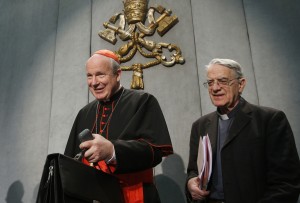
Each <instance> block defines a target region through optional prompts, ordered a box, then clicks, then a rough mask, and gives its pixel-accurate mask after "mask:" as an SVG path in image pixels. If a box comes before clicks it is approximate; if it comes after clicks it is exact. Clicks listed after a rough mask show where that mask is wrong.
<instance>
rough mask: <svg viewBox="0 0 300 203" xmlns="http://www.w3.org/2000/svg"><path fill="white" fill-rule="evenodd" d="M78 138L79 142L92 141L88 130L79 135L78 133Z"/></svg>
mask: <svg viewBox="0 0 300 203" xmlns="http://www.w3.org/2000/svg"><path fill="white" fill-rule="evenodd" d="M78 138H79V140H80V142H85V141H88V140H93V139H94V137H93V135H92V133H91V131H90V130H89V129H84V130H83V131H82V132H81V133H79V135H78Z"/></svg>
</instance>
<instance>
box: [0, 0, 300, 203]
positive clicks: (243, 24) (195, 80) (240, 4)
mask: <svg viewBox="0 0 300 203" xmlns="http://www.w3.org/2000/svg"><path fill="white" fill-rule="evenodd" d="M155 3H157V4H160V5H162V6H164V7H166V8H169V9H171V10H172V11H173V14H174V15H177V16H178V18H179V23H178V24H177V25H176V26H175V27H173V28H172V29H171V30H170V31H169V32H168V33H167V34H165V35H164V36H163V37H160V36H158V35H155V36H153V38H152V39H154V40H155V41H157V42H159V41H163V42H171V43H176V44H177V45H179V46H180V48H181V49H182V52H183V55H184V57H185V59H186V63H185V64H184V65H176V66H174V67H172V68H166V67H163V66H156V67H153V68H150V69H147V70H145V71H144V82H145V90H146V91H148V92H150V93H152V94H154V95H155V96H156V97H157V99H158V101H159V102H160V105H161V107H162V110H163V112H164V115H165V118H166V121H167V124H168V127H169V131H170V134H171V137H172V141H173V145H174V149H175V153H176V154H175V155H172V156H170V157H169V158H167V159H165V160H164V161H163V163H162V164H161V165H159V166H158V167H157V168H156V175H157V184H158V189H159V192H160V193H161V196H162V200H163V202H167V203H169V202H178V203H179V202H180V203H181V202H184V196H183V189H184V180H185V173H186V166H187V161H188V142H189V134H190V128H191V124H192V122H193V121H194V120H196V119H197V118H198V117H199V116H201V115H204V114H206V113H208V112H211V111H213V110H214V107H213V106H212V105H211V104H210V101H209V98H208V95H207V90H206V89H205V88H204V87H203V86H202V85H201V84H202V83H203V81H204V79H205V73H204V65H205V64H207V63H208V62H209V61H210V60H211V59H212V58H215V57H224V58H225V57H226V58H227V57H228V58H232V59H235V60H237V61H239V62H240V63H241V64H242V65H243V66H244V72H245V74H246V77H247V78H248V84H247V86H246V89H245V92H244V97H245V98H246V99H247V100H248V101H250V102H252V103H256V104H260V105H265V106H271V107H274V108H278V109H282V110H283V111H284V112H285V113H286V114H287V117H288V119H289V120H290V123H291V126H292V128H293V131H294V134H295V139H296V143H297V147H298V152H299V150H300V137H299V134H300V127H299V125H297V123H298V121H299V120H300V116H299V107H298V106H299V103H300V96H299V94H298V93H299V92H300V85H299V80H298V78H299V76H300V74H299V73H300V69H299V67H298V64H297V62H294V61H296V60H297V59H299V56H300V48H299V44H300V38H299V36H300V27H299V26H298V25H299V22H298V20H299V17H300V14H299V11H300V3H299V1H297V0H287V1H281V0H275V1H274V0H263V1H251V0H244V1H243V0H227V1H222V0H168V1H163V0H155V1H154V0H150V1H149V5H154V4H155ZM122 9H123V4H122V1H121V0H109V1H108V0H106V1H103V0H94V1H88V0H85V1H82V0H60V1H59V0H51V1H49V0H48V1H47V0H28V1H17V0H0V44H1V46H0V53H1V54H0V71H1V74H0V93H1V96H0V128H1V131H0V138H1V139H0V144H1V148H0V152H1V154H2V159H1V162H0V168H1V173H0V182H1V190H0V202H5V199H6V198H7V202H19V201H20V200H22V201H23V202H35V197H36V192H37V187H38V183H39V180H40V177H41V173H42V167H43V164H44V161H45V158H46V156H47V154H49V153H53V152H59V153H62V152H63V150H64V147H65V144H66V141H67V138H68V133H69V131H70V128H71V125H72V123H73V120H74V118H75V116H76V114H77V112H78V110H79V109H80V108H81V107H82V106H83V105H85V104H86V103H87V102H88V101H91V100H92V97H91V96H90V95H89V93H88V89H87V87H86V84H85V76H84V64H85V60H86V59H87V58H88V57H89V55H90V53H91V52H93V51H95V50H97V49H100V48H107V49H112V50H116V49H117V48H118V47H119V46H120V45H121V44H122V42H121V41H120V40H119V41H118V43H117V45H116V46H113V45H111V44H109V43H107V42H106V41H104V40H102V39H100V38H99V37H98V35H97V33H98V31H99V30H102V29H103V27H102V23H103V22H105V21H108V19H109V18H110V17H111V16H112V15H113V14H115V13H117V12H122ZM137 59H141V58H138V57H137ZM131 76H132V72H123V75H122V83H123V85H124V86H125V87H127V88H129V85H130V81H131ZM170 191H172V193H173V192H175V193H173V194H177V195H167V193H169V194H170Z"/></svg>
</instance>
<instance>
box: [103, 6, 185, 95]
mask: <svg viewBox="0 0 300 203" xmlns="http://www.w3.org/2000/svg"><path fill="white" fill-rule="evenodd" d="M123 3H124V13H117V14H115V15H113V16H112V17H111V18H110V19H109V22H105V23H104V24H103V26H104V27H105V30H104V31H100V32H99V33H98V35H99V36H100V37H101V38H102V39H104V40H106V41H107V42H109V43H111V44H114V45H115V44H116V42H117V38H116V36H118V37H119V38H120V39H121V40H122V41H124V42H126V43H125V44H123V45H122V46H121V47H120V48H119V49H118V51H115V53H116V54H117V56H118V57H119V60H120V62H121V63H125V62H127V61H130V60H131V59H132V58H133V57H134V56H135V54H136V53H137V51H138V52H139V53H140V54H141V55H142V56H144V57H146V58H149V59H152V61H149V62H147V63H145V64H142V63H135V64H132V65H131V66H121V69H122V70H124V71H129V70H130V71H133V76H132V82H131V88H132V89H144V82H143V69H145V68H149V67H152V66H155V65H158V64H162V65H164V66H166V67H171V66H173V65H175V64H176V63H179V64H183V63H184V61H185V60H184V58H183V56H182V55H181V50H180V48H179V47H178V46H177V45H175V44H171V43H164V42H159V43H156V42H154V41H152V40H147V39H145V37H146V36H152V35H153V34H154V33H155V32H156V31H157V33H158V34H159V35H160V36H161V37H162V36H163V35H164V34H165V33H167V32H168V31H169V30H170V29H171V28H172V27H173V26H174V25H176V24H177V23H178V18H177V16H175V15H173V16H172V15H171V14H172V11H171V10H168V9H165V8H164V7H162V6H160V5H156V6H154V7H150V8H148V2H147V0H125V1H123ZM155 12H156V13H157V14H156V15H158V17H157V19H155ZM146 19H147V20H148V24H147V25H146V24H145V21H146ZM164 50H168V51H169V53H170V58H169V59H167V57H166V56H165V55H164Z"/></svg>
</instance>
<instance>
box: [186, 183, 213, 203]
mask: <svg viewBox="0 0 300 203" xmlns="http://www.w3.org/2000/svg"><path fill="white" fill-rule="evenodd" d="M199 185H200V180H199V178H198V177H195V178H191V179H190V180H189V181H188V183H187V188H188V190H189V192H190V194H191V196H192V198H193V200H204V199H205V198H206V197H207V196H208V195H209V191H206V190H200V188H199Z"/></svg>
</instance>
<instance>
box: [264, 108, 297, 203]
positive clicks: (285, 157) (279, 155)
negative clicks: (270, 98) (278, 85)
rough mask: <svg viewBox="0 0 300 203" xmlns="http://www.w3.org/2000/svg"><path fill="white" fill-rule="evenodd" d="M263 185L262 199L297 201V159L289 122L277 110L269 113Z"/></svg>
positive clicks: (268, 200)
mask: <svg viewBox="0 0 300 203" xmlns="http://www.w3.org/2000/svg"><path fill="white" fill-rule="evenodd" d="M266 140H267V141H266V146H265V147H266V148H265V150H266V157H267V173H266V174H267V177H266V178H267V187H266V191H265V194H264V197H263V198H262V199H261V200H260V201H259V202H260V203H263V202H274V203H275V202H295V203H296V202H297V200H298V197H299V192H300V162H299V157H298V153H297V149H296V145H295V140H294V136H293V132H292V129H291V127H290V124H289V122H288V120H287V118H286V116H285V114H284V113H283V112H281V111H278V112H276V113H275V114H273V116H272V117H271V119H270V121H269V123H268V126H267V138H266Z"/></svg>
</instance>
